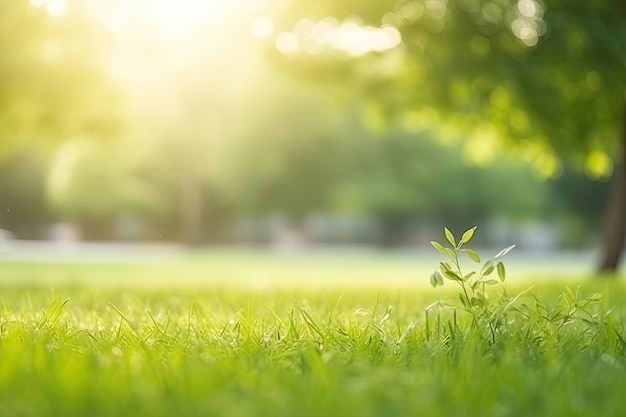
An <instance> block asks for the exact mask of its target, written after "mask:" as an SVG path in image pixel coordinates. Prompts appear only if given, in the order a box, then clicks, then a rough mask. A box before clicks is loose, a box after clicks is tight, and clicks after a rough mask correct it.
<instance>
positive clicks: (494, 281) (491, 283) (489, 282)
mask: <svg viewBox="0 0 626 417" xmlns="http://www.w3.org/2000/svg"><path fill="white" fill-rule="evenodd" d="M483 282H484V283H485V284H487V285H496V284H497V283H498V281H497V280H495V279H488V280H487V281H483Z"/></svg>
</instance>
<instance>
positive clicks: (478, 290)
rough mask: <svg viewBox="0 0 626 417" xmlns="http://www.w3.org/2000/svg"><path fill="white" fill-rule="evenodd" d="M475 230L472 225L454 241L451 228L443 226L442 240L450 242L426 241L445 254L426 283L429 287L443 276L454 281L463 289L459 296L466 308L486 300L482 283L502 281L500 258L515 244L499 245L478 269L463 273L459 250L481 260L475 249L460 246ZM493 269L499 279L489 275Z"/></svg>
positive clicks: (483, 302)
mask: <svg viewBox="0 0 626 417" xmlns="http://www.w3.org/2000/svg"><path fill="white" fill-rule="evenodd" d="M475 231H476V226H474V227H472V228H471V229H468V230H466V231H465V233H463V235H462V236H461V239H460V240H459V241H458V242H457V241H456V239H455V237H454V235H453V234H452V232H451V231H450V230H449V229H448V228H447V227H444V233H445V236H446V240H447V241H448V243H449V244H450V246H449V247H447V246H444V245H442V244H441V243H439V242H437V241H434V240H433V241H431V242H430V243H431V245H433V247H434V248H435V249H437V250H438V251H439V252H441V253H443V254H444V255H446V256H447V257H448V258H449V259H447V260H445V261H442V262H440V263H439V267H438V268H437V269H435V272H433V273H432V275H431V276H430V284H431V285H432V286H433V287H438V286H442V285H443V283H444V280H445V279H448V280H450V281H453V282H455V283H457V284H458V285H459V286H460V287H461V289H462V291H463V293H462V294H459V296H460V300H461V303H462V304H463V307H465V308H466V309H471V308H472V307H476V306H483V305H484V304H485V300H486V293H485V288H486V286H490V285H495V284H498V283H501V282H504V280H505V279H506V269H505V267H504V264H503V263H502V261H501V260H500V258H502V257H503V256H504V255H506V254H507V253H509V252H510V251H511V250H512V249H513V248H514V247H515V245H511V246H508V247H506V248H504V249H502V250H501V251H500V252H498V254H497V255H496V256H494V257H493V258H491V259H489V260H488V261H487V262H485V263H484V264H483V266H482V268H481V269H480V271H479V272H476V271H471V272H468V273H464V272H463V270H462V269H461V262H460V259H459V258H460V256H461V254H462V253H465V254H466V255H467V257H468V258H469V259H471V260H472V261H473V262H476V263H477V264H480V262H481V260H480V255H478V253H477V252H476V251H473V250H472V249H468V248H464V247H463V245H465V244H466V243H468V242H469V241H470V240H471V239H472V237H473V236H474V232H475ZM494 271H497V274H498V278H499V280H496V279H493V278H490V276H491V275H492V274H493V272H494Z"/></svg>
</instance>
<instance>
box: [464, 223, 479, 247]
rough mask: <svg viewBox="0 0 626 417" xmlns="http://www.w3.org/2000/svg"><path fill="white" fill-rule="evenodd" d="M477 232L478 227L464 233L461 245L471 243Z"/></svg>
mask: <svg viewBox="0 0 626 417" xmlns="http://www.w3.org/2000/svg"><path fill="white" fill-rule="evenodd" d="M475 231H476V226H474V227H472V228H471V229H467V230H466V231H465V233H463V236H461V244H463V243H467V242H469V241H470V240H471V239H472V236H474V232H475Z"/></svg>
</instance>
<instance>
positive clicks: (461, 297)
mask: <svg viewBox="0 0 626 417" xmlns="http://www.w3.org/2000/svg"><path fill="white" fill-rule="evenodd" d="M459 300H461V304H463V307H465V308H468V305H467V303H466V301H465V298H463V294H459Z"/></svg>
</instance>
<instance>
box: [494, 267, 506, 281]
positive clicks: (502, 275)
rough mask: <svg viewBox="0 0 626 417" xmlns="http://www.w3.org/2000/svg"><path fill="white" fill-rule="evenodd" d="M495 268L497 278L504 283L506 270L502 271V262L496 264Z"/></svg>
mask: <svg viewBox="0 0 626 417" xmlns="http://www.w3.org/2000/svg"><path fill="white" fill-rule="evenodd" d="M496 268H497V269H498V277H499V278H500V281H501V282H504V280H505V279H506V269H504V264H503V263H502V262H498V264H497V266H496Z"/></svg>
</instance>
